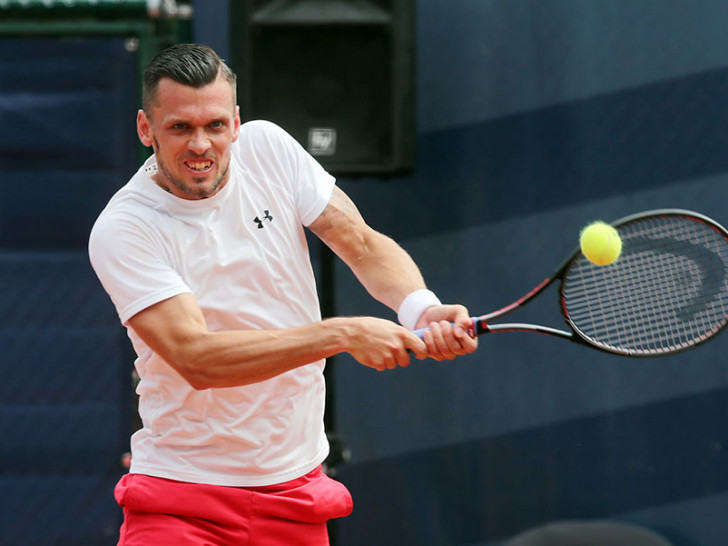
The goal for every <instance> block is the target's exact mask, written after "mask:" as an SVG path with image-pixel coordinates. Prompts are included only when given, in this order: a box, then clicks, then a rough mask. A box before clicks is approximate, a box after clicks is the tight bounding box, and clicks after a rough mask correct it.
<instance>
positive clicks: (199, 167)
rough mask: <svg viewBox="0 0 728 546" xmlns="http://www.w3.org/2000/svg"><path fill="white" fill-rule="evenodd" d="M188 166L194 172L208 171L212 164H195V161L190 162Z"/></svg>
mask: <svg viewBox="0 0 728 546" xmlns="http://www.w3.org/2000/svg"><path fill="white" fill-rule="evenodd" d="M187 166H188V167H189V168H190V169H192V170H193V171H206V170H207V169H209V168H210V167H211V166H212V162H210V161H202V162H195V161H188V162H187Z"/></svg>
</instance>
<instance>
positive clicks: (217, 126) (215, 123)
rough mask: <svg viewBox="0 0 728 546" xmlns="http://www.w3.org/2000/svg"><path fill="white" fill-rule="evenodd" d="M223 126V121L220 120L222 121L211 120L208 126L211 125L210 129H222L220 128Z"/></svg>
mask: <svg viewBox="0 0 728 546" xmlns="http://www.w3.org/2000/svg"><path fill="white" fill-rule="evenodd" d="M223 126H224V124H223V122H222V121H213V122H212V123H211V124H210V127H211V128H212V129H222V128H223Z"/></svg>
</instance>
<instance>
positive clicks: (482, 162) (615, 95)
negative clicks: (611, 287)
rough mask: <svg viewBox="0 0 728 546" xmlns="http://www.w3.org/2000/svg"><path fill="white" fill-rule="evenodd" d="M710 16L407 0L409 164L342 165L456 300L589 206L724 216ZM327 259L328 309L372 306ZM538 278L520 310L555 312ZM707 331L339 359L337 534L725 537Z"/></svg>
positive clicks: (367, 203) (534, 3) (594, 0)
mask: <svg viewBox="0 0 728 546" xmlns="http://www.w3.org/2000/svg"><path fill="white" fill-rule="evenodd" d="M726 26H728V6H727V5H726V4H725V3H724V2H720V1H717V0H716V1H698V2H690V3H688V2H672V1H670V2H653V1H651V0H637V1H635V0H630V1H627V0H617V1H614V0H587V1H583V0H547V1H544V0H516V1H510V2H499V1H495V0H493V1H485V0H484V1H480V2H470V1H466V0H449V1H448V2H438V1H435V0H421V1H420V2H419V7H418V28H419V33H418V39H419V42H418V100H419V106H418V108H419V109H418V126H419V134H418V168H417V171H416V172H415V174H414V175H413V176H411V177H408V178H406V179H400V180H392V181H380V180H341V181H340V184H341V186H342V187H344V188H345V190H346V191H347V192H348V193H349V194H350V195H351V196H352V197H353V198H354V199H355V201H356V202H357V203H358V204H359V206H360V209H361V210H362V212H363V214H364V215H365V217H366V218H367V219H368V220H369V221H370V223H372V224H373V225H374V226H376V227H377V228H379V229H381V230H382V231H384V232H386V233H388V234H390V235H392V236H393V237H394V238H395V239H397V240H399V241H400V242H401V243H402V244H403V245H404V246H405V247H406V248H407V249H408V250H409V251H410V252H411V253H412V255H413V256H414V257H415V259H416V260H417V261H418V263H419V264H420V265H421V267H422V270H423V272H424V274H425V276H426V278H427V280H428V282H429V284H430V286H431V288H433V290H435V291H436V292H437V293H438V294H439V295H440V296H441V298H442V299H444V300H446V301H457V302H463V303H465V304H466V305H468V306H469V307H470V308H471V310H472V311H473V313H480V312H486V311H488V310H491V309H493V308H498V307H500V306H502V305H504V304H506V303H509V302H510V301H511V300H512V299H515V298H516V297H519V296H520V295H522V293H523V292H524V291H526V290H528V289H529V288H531V287H532V286H533V285H535V284H536V283H537V282H539V281H540V280H541V279H542V278H543V277H544V276H546V275H547V274H548V273H550V271H551V270H552V268H554V267H555V266H556V265H558V264H559V263H560V261H561V259H562V258H563V257H564V256H565V255H566V253H567V252H569V251H570V250H572V249H573V248H574V247H575V246H576V243H577V237H578V232H579V229H580V228H581V227H582V226H583V225H584V224H586V223H587V222H589V221H591V220H594V219H598V218H601V219H604V220H607V221H611V220H615V219H617V218H619V217H622V216H625V215H627V214H631V213H633V212H637V211H640V210H646V209H651V208H661V207H680V208H687V209H693V210H696V211H699V212H702V213H704V214H707V215H709V216H712V217H714V218H715V219H717V220H718V221H719V222H721V223H723V224H726V223H728V208H727V207H726V206H725V203H726V198H728V185H727V184H726V182H727V178H728V177H727V171H728V153H726V150H727V149H728V123H727V122H728V34H727V33H726V32H725V28H726ZM336 281H337V294H338V297H337V305H338V309H337V310H338V312H339V313H340V314H375V315H380V316H385V317H390V318H393V314H392V313H391V312H389V311H388V310H387V309H384V308H383V307H382V306H380V305H378V304H376V303H375V302H372V301H371V300H370V298H368V297H367V296H366V294H364V292H363V290H362V289H361V288H360V287H359V286H358V284H357V283H356V281H355V279H353V277H352V276H351V274H350V273H349V272H348V271H347V270H346V269H345V268H344V267H341V266H340V267H338V268H337V276H336ZM555 301H556V295H555V294H554V295H553V297H552V298H551V299H550V300H549V299H548V298H547V301H544V302H539V303H534V305H536V306H537V307H538V308H537V309H533V310H531V311H526V310H524V311H523V314H522V315H521V319H533V318H534V317H535V318H538V319H544V320H545V319H546V318H547V317H549V316H550V317H551V318H552V320H555V321H556V322H555V324H557V325H558V322H559V318H558V316H557V315H554V312H555V309H553V305H554V303H555ZM514 318H515V317H514ZM727 344H728V337H719V338H718V339H717V340H716V341H714V342H712V343H709V344H708V345H706V346H704V347H701V348H699V349H697V350H695V351H692V352H688V353H685V354H682V355H678V356H674V357H670V358H665V359H660V360H647V361H645V360H639V361H632V360H629V359H625V358H621V357H611V356H607V355H600V354H595V353H594V352H591V351H588V350H587V349H584V348H580V347H576V346H570V345H568V344H565V343H563V342H561V341H558V340H554V339H544V338H540V337H537V336H536V337H534V336H527V335H521V334H503V335H501V336H492V337H489V338H484V339H481V347H480V350H479V351H478V353H477V354H476V355H473V356H470V357H468V358H462V359H460V360H459V361H457V362H452V363H447V364H442V363H434V362H416V363H414V364H413V365H412V366H411V367H409V368H407V369H401V370H397V371H393V372H387V373H381V374H380V373H376V372H374V371H371V370H369V369H366V368H363V367H361V366H358V365H357V364H356V363H355V362H354V361H353V360H351V359H350V358H348V357H339V358H337V361H336V364H335V366H336V382H335V389H336V390H335V395H336V407H335V419H336V421H335V423H336V429H337V432H339V433H340V434H342V435H343V436H344V437H345V438H346V441H347V443H348V446H349V447H350V448H351V452H352V458H351V461H350V462H349V463H348V464H347V465H344V466H342V467H341V468H340V478H341V479H342V480H343V481H344V482H345V483H347V485H348V486H349V487H350V488H351V490H352V492H353V494H354V499H355V510H354V513H353V515H352V516H351V517H349V518H347V519H345V520H343V521H342V522H340V523H339V525H338V535H339V539H340V543H341V544H345V545H346V546H355V545H359V544H361V545H365V544H366V545H369V544H382V545H388V544H391V545H398V546H404V545H412V546H415V545H416V546H424V545H433V546H434V545H453V546H454V545H466V544H467V545H469V546H474V545H488V546H491V545H496V544H499V543H500V542H502V540H504V539H505V538H507V537H509V536H512V535H514V534H516V533H517V532H519V531H521V530H524V529H527V528H529V527H532V526H536V525H538V524H541V523H544V522H547V521H553V520H558V519H574V518H588V519H592V518H610V519H619V520H625V521H631V522H636V523H640V524H642V525H645V526H647V527H650V528H652V529H655V530H657V531H659V532H661V533H662V534H664V535H665V536H666V537H668V538H669V539H671V540H672V541H673V542H674V544H675V545H678V546H697V545H701V546H722V545H723V544H725V536H726V534H727V533H728V523H726V519H725V517H723V514H724V513H725V512H726V510H728V482H727V480H726V477H725V476H726V475H728V456H727V455H726V453H725V449H726V446H728V432H726V431H727V430H728V422H727V419H726V418H727V417H728V365H727V364H726V362H725V358H724V356H723V355H724V353H725V350H726V347H728V345H727Z"/></svg>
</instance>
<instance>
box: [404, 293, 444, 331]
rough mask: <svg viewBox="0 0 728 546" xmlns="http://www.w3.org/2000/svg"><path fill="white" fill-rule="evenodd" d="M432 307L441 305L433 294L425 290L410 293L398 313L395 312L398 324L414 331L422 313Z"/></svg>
mask: <svg viewBox="0 0 728 546" xmlns="http://www.w3.org/2000/svg"><path fill="white" fill-rule="evenodd" d="M433 305H442V302H440V300H439V299H438V298H437V296H436V295H435V294H434V292H431V291H430V290H427V289H426V288H420V289H419V290H415V291H414V292H410V294H408V295H407V297H406V298H405V299H404V301H403V302H402V304H401V305H400V306H399V311H397V318H398V319H399V323H400V324H401V325H402V326H404V327H405V328H409V329H410V330H414V329H415V326H416V325H417V321H418V320H420V317H421V316H422V313H424V312H425V310H427V309H429V308H430V307H432V306H433Z"/></svg>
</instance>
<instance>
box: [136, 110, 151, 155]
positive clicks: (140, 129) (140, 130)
mask: <svg viewBox="0 0 728 546" xmlns="http://www.w3.org/2000/svg"><path fill="white" fill-rule="evenodd" d="M137 135H139V140H141V142H142V144H144V146H151V145H152V143H153V142H154V137H153V136H152V124H151V122H150V121H149V118H148V117H147V114H146V112H144V110H139V111H138V112H137Z"/></svg>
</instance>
